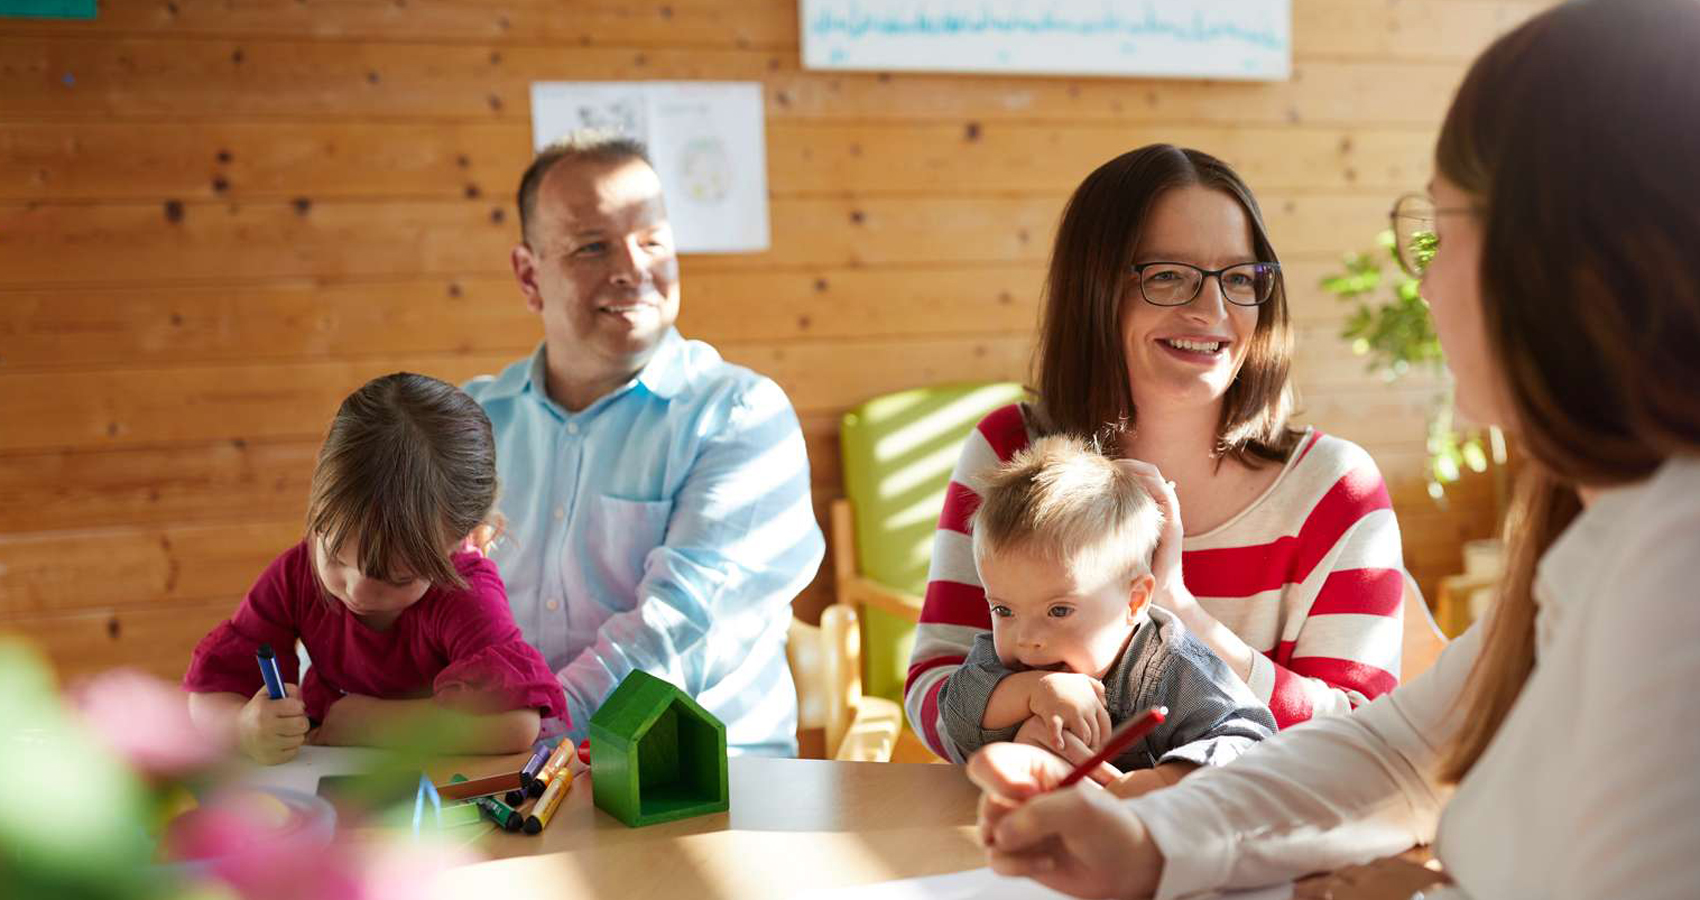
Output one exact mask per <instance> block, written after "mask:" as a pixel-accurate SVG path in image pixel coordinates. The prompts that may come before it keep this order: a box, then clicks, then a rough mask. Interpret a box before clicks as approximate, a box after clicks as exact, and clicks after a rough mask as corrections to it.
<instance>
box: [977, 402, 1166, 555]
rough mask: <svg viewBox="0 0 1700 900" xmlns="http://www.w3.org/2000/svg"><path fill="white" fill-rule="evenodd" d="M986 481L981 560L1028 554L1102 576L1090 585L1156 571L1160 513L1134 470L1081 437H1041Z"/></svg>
mask: <svg viewBox="0 0 1700 900" xmlns="http://www.w3.org/2000/svg"><path fill="white" fill-rule="evenodd" d="M980 480H981V484H980V486H979V487H980V507H979V509H977V510H975V511H974V515H973V517H972V518H971V519H970V520H969V524H970V530H971V532H972V534H973V541H974V559H975V561H976V562H978V561H979V560H981V559H983V558H985V557H986V556H987V555H989V554H996V553H1004V552H1007V551H1010V550H1017V549H1020V550H1026V551H1028V552H1030V553H1036V554H1038V555H1040V556H1043V557H1045V558H1048V559H1054V560H1056V561H1058V562H1061V563H1062V564H1063V565H1066V566H1068V567H1069V568H1070V569H1072V570H1073V571H1074V572H1075V574H1076V575H1077V577H1082V578H1098V579H1102V580H1098V581H1092V582H1089V583H1092V584H1103V583H1104V582H1105V581H1108V580H1109V579H1111V578H1125V579H1126V580H1128V581H1130V582H1131V581H1132V580H1133V579H1134V578H1137V577H1139V576H1140V575H1143V574H1145V573H1147V572H1149V571H1151V555H1152V552H1153V551H1155V550H1156V547H1157V537H1158V533H1159V531H1160V530H1161V527H1162V523H1163V516H1162V512H1161V511H1159V510H1158V508H1157V503H1156V501H1155V500H1153V499H1152V497H1151V494H1150V493H1149V492H1147V491H1146V490H1145V486H1144V485H1143V484H1141V483H1140V481H1139V479H1138V477H1136V476H1135V475H1134V473H1133V472H1131V471H1129V470H1128V469H1126V468H1124V467H1122V466H1118V465H1116V464H1115V463H1114V462H1112V461H1111V460H1110V459H1108V458H1107V457H1105V456H1104V455H1103V454H1102V453H1099V452H1098V451H1097V450H1096V449H1094V448H1093V447H1092V446H1090V445H1088V444H1087V442H1086V441H1084V440H1082V439H1081V438H1078V437H1075V436H1073V435H1053V436H1050V437H1043V438H1040V439H1038V440H1036V441H1034V442H1033V443H1032V445H1030V446H1028V447H1027V448H1025V449H1023V450H1020V451H1018V452H1017V453H1016V454H1015V455H1014V456H1013V457H1011V458H1010V460H1009V461H1008V462H1006V463H1004V464H1002V465H1000V466H999V467H998V468H996V469H994V470H992V471H990V472H988V473H986V474H985V475H983V476H982V477H981V479H980Z"/></svg>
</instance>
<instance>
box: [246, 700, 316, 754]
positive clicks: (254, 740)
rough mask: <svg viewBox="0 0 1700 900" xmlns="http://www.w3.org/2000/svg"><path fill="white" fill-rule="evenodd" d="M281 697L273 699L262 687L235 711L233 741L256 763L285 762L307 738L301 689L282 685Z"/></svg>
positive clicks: (305, 709)
mask: <svg viewBox="0 0 1700 900" xmlns="http://www.w3.org/2000/svg"><path fill="white" fill-rule="evenodd" d="M283 693H284V697H283V699H282V700H273V699H272V698H271V696H270V695H268V694H267V693H266V689H265V688H264V687H262V688H260V690H259V691H258V692H257V693H255V694H254V696H253V697H252V698H250V699H249V700H248V702H247V703H245V704H243V706H242V710H241V712H239V713H237V714H236V741H237V744H238V745H239V746H241V748H242V752H243V753H246V754H247V755H248V756H249V757H251V758H252V759H254V760H255V761H256V762H259V763H262V764H264V765H268V766H273V765H277V764H278V763H281V762H288V761H289V760H291V759H294V758H295V754H296V753H298V752H300V750H301V745H302V744H303V743H305V742H306V740H307V707H306V705H305V704H303V703H302V702H301V689H300V688H299V687H297V686H295V685H293V684H286V685H284V686H283Z"/></svg>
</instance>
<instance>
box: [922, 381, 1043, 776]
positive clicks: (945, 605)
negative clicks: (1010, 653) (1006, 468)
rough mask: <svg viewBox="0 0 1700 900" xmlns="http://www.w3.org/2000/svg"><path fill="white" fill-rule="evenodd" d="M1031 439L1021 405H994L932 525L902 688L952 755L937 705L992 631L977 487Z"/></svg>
mask: <svg viewBox="0 0 1700 900" xmlns="http://www.w3.org/2000/svg"><path fill="white" fill-rule="evenodd" d="M1026 444H1027V427H1026V423H1025V421H1024V420H1023V418H1022V414H1021V407H1020V406H1019V405H1014V404H1012V405H1010V406H1005V407H1003V408H1001V409H997V410H994V411H993V412H991V413H990V414H988V415H987V416H986V417H985V418H984V419H981V420H980V423H979V425H978V426H976V427H975V429H974V430H973V431H972V432H970V433H969V435H968V439H967V440H966V441H965V442H964V444H963V447H962V453H961V455H960V456H959V457H958V458H957V461H956V469H955V471H953V472H952V473H951V476H950V485H949V487H948V488H946V491H945V501H944V509H943V511H942V512H940V513H939V525H938V529H937V530H936V531H935V532H934V533H933V558H932V564H931V567H930V568H929V570H928V573H927V594H926V597H925V599H924V601H923V603H922V606H921V621H920V624H919V625H917V626H916V628H915V648H914V650H913V651H912V652H911V654H910V657H909V676H908V678H907V679H906V681H905V684H904V689H903V705H904V710H905V712H906V713H907V714H908V718H909V722H910V723H911V724H912V725H913V726H914V728H915V733H916V734H917V735H919V736H920V738H921V740H922V741H923V742H924V743H925V744H926V745H927V746H928V748H930V749H931V750H932V751H933V752H934V753H937V754H938V755H939V756H942V757H944V758H945V759H949V760H952V761H954V762H962V761H964V760H965V759H966V758H967V754H966V753H965V752H964V750H963V748H961V747H958V746H957V744H956V742H955V741H954V740H953V739H952V738H951V734H950V730H949V728H947V727H946V725H945V722H944V719H943V711H942V709H941V707H940V705H939V703H940V694H941V691H942V690H943V688H944V685H945V682H946V681H947V680H948V679H949V678H950V677H951V675H952V674H953V673H954V672H955V671H956V669H957V667H958V666H960V665H961V664H962V662H963V660H964V659H965V658H966V657H967V656H968V652H969V650H970V649H972V648H973V645H974V639H975V637H976V636H978V635H980V634H989V633H990V632H991V628H992V619H991V613H990V611H989V610H988V609H987V607H986V592H985V588H983V587H982V586H981V585H980V576H979V574H978V573H977V572H976V571H975V569H974V549H973V544H972V542H971V541H970V539H969V536H968V519H969V517H970V516H971V515H973V513H974V510H975V509H976V508H978V507H979V504H980V496H979V494H977V493H976V492H975V490H974V488H973V485H974V484H975V483H976V478H977V477H978V476H979V474H980V473H981V472H984V471H986V470H987V469H990V468H991V467H993V466H996V465H997V464H998V463H999V462H1000V461H1002V460H1005V459H1008V458H1009V457H1010V456H1013V455H1014V454H1015V451H1017V450H1019V449H1021V448H1022V447H1024V446H1026Z"/></svg>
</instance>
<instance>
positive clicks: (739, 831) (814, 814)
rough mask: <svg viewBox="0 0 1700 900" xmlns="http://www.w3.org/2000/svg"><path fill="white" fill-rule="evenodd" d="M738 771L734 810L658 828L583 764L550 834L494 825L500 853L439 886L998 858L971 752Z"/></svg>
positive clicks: (899, 874) (522, 889)
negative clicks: (628, 812) (940, 761)
mask: <svg viewBox="0 0 1700 900" xmlns="http://www.w3.org/2000/svg"><path fill="white" fill-rule="evenodd" d="M516 760H517V761H516ZM523 761H524V757H518V758H502V759H494V760H482V761H480V762H479V763H477V764H466V765H464V766H462V767H461V768H460V769H459V771H462V772H464V773H465V774H466V775H468V776H469V777H478V776H480V775H485V774H492V773H495V772H500V771H504V770H505V771H512V770H513V769H514V768H517V767H518V765H519V763H520V762H523ZM434 774H435V773H434ZM728 776H729V781H730V790H731V801H732V802H731V810H730V811H729V812H726V813H718V814H715V815H708V816H700V817H698V818H694V819H686V820H683V821H679V822H669V823H666V824H661V825H651V826H647V827H644V828H627V827H626V826H625V825H623V824H621V823H620V822H618V821H617V820H615V819H614V818H612V817H611V816H609V815H608V814H606V813H604V812H602V811H600V810H598V809H596V808H595V806H594V805H593V804H592V802H591V796H592V792H593V789H594V782H593V780H592V779H586V778H583V777H581V778H580V779H579V780H577V781H575V782H574V784H573V788H572V791H571V792H570V793H569V794H568V795H567V796H566V798H565V799H564V800H563V801H562V803H561V808H560V810H559V811H558V812H557V813H556V815H555V819H554V821H553V822H551V823H550V825H549V827H548V828H547V829H545V830H544V832H543V833H542V834H541V835H538V836H535V837H528V836H526V835H518V834H505V833H500V832H493V833H491V834H490V835H489V836H487V837H485V838H484V839H483V840H481V841H480V842H479V843H478V844H477V847H478V849H479V850H481V851H482V852H484V853H485V854H487V855H488V856H490V857H492V858H493V860H492V861H490V862H484V863H479V864H476V865H471V866H463V867H460V868H456V869H452V870H450V871H449V872H447V873H445V875H444V876H443V877H442V878H440V879H439V880H438V882H437V884H436V886H435V889H434V890H433V891H432V893H431V894H430V896H431V897H434V898H441V900H526V898H533V897H536V898H544V897H547V898H550V900H560V898H567V897H571V898H579V897H583V898H592V897H610V898H621V900H627V898H630V900H644V898H657V900H660V898H666V900H684V898H697V897H707V898H714V897H726V898H733V897H736V898H784V897H788V896H791V895H792V894H794V893H796V892H797V891H798V890H800V889H803V888H809V887H836V886H848V885H855V884H866V883H870V882H876V881H885V880H889V879H893V878H905V877H910V876H919V875H936V874H941V873H945V872H956V871H961V870H963V869H972V868H976V867H979V866H983V865H985V856H984V854H983V852H982V851H981V849H980V846H979V844H978V842H977V841H976V840H975V838H974V831H973V823H974V810H975V804H976V802H977V800H978V798H979V793H978V792H977V791H976V790H975V789H974V786H973V785H972V784H970V783H969V782H968V779H967V778H966V777H964V775H963V773H962V769H961V768H960V767H958V766H944V765H920V764H899V763H840V762H830V761H823V760H808V759H768V758H760V757H733V758H732V759H731V760H730V761H729V766H728Z"/></svg>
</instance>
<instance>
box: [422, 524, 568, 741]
mask: <svg viewBox="0 0 1700 900" xmlns="http://www.w3.org/2000/svg"><path fill="white" fill-rule="evenodd" d="M456 565H457V567H458V568H459V569H460V572H461V576H462V577H463V578H465V579H466V582H467V587H468V589H467V590H465V591H460V592H456V593H455V594H454V595H453V596H452V598H449V599H450V600H451V601H452V602H448V603H445V604H443V607H442V609H443V613H442V616H441V620H440V621H439V623H438V626H437V628H438V635H439V638H440V640H441V641H442V642H443V644H444V646H445V647H446V648H447V651H448V658H449V663H448V665H447V666H446V667H444V668H443V670H442V671H441V672H439V673H437V677H436V678H435V679H433V681H432V692H433V694H434V695H435V696H436V698H437V700H438V702H440V703H443V704H445V705H448V706H453V707H458V708H463V709H466V710H468V711H471V712H479V713H489V712H503V711H506V710H510V709H535V710H537V711H538V713H539V714H541V715H542V716H543V717H544V718H563V719H564V718H565V717H566V716H567V698H566V695H565V693H563V691H562V689H561V684H560V682H559V681H557V680H556V679H555V674H554V673H553V672H551V671H549V664H548V663H547V662H545V661H544V659H543V654H541V653H539V652H537V649H536V648H535V647H532V646H531V645H530V644H527V643H526V642H525V637H524V636H523V635H522V634H521V633H520V630H519V626H518V625H516V624H515V623H514V617H513V612H512V610H510V609H509V608H508V595H507V591H506V589H504V587H503V586H502V579H501V576H499V575H498V574H497V573H496V564H495V563H493V562H491V561H490V560H487V559H485V558H483V557H482V556H479V555H477V554H476V553H464V554H461V555H460V556H459V557H457V559H456ZM568 724H569V725H570V724H571V723H570V721H569V722H568Z"/></svg>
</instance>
